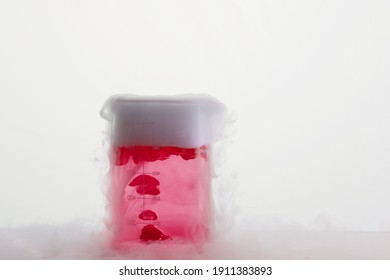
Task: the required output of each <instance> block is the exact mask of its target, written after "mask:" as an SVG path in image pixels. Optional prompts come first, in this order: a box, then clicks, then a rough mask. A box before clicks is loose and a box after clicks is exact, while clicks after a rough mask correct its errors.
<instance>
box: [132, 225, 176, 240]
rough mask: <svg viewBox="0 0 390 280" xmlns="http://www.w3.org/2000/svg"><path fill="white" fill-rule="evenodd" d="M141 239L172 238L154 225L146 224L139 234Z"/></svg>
mask: <svg viewBox="0 0 390 280" xmlns="http://www.w3.org/2000/svg"><path fill="white" fill-rule="evenodd" d="M139 238H140V239H141V240H142V241H146V242H147V241H162V240H167V239H172V238H171V237H170V236H168V235H165V234H164V233H162V231H161V230H159V229H158V228H156V227H155V226H154V225H146V226H144V227H143V228H142V231H141V235H140V237H139Z"/></svg>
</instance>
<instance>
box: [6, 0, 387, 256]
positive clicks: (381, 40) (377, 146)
mask: <svg viewBox="0 0 390 280" xmlns="http://www.w3.org/2000/svg"><path fill="white" fill-rule="evenodd" d="M389 18H390V3H389V2H388V1H379V0H376V1H346V0H343V1H282V0H281V1H222V0H221V1H115V0H111V1H92V0H91V1H87V0H85V1H58V0H57V1H42V0H40V1H17V0H15V1H1V2H0V94H1V100H0V128H1V137H0V172H1V173H0V227H2V228H3V230H4V229H6V228H7V227H9V226H13V227H15V226H16V227H18V226H31V225H37V224H45V223H46V224H66V223H71V222H74V221H75V220H80V219H85V220H86V221H88V220H91V221H92V220H93V221H100V219H101V217H102V216H103V215H104V211H105V210H104V197H103V193H102V186H101V185H102V183H101V175H102V173H104V170H103V171H102V162H101V153H102V141H103V138H104V134H103V130H104V127H105V124H104V121H103V120H102V119H101V118H100V117H99V110H100V108H101V106H102V104H103V102H104V101H105V99H106V98H107V97H108V96H109V95H111V94H118V93H138V94H148V95H153V94H178V93H209V94H211V95H213V96H215V97H217V98H218V99H220V100H221V101H222V102H224V103H225V104H226V105H227V106H228V108H229V109H230V110H231V111H233V112H235V115H236V116H237V121H236V123H235V125H234V126H235V130H236V132H235V134H234V136H233V137H232V138H231V139H232V141H233V144H232V145H231V146H230V148H229V149H228V150H227V151H228V161H227V162H226V166H227V168H226V170H227V172H228V176H227V177H228V178H229V176H230V177H231V178H235V179H234V180H232V181H230V182H229V180H227V181H226V182H227V184H231V185H232V187H233V188H234V189H235V193H234V196H235V202H234V205H235V206H234V207H232V210H231V212H230V213H228V214H229V215H232V216H234V217H235V219H234V220H233V219H232V223H236V224H237V227H244V228H243V230H244V231H245V230H247V229H245V227H247V228H251V227H253V226H254V225H255V228H256V230H262V229H264V230H281V229H286V228H288V229H300V230H304V231H309V230H310V231H312V230H315V231H318V230H320V231H322V230H341V231H345V232H347V231H375V232H379V231H381V232H388V231H389V230H390V216H389V213H390V203H389V202H388V201H389V197H390V172H389V170H390V146H389V145H390V144H389V143H390V110H389V107H390V79H389V77H390V54H389V51H388V50H389V49H390V19H389ZM229 203H230V202H229ZM233 212H234V213H233ZM386 236H387V235H386ZM386 238H388V237H386ZM357 243H359V242H357ZM378 248H380V246H379V245H378ZM388 249H389V248H388ZM389 250H390V249H389ZM389 252H390V251H388V252H387V253H389ZM282 256H283V254H282Z"/></svg>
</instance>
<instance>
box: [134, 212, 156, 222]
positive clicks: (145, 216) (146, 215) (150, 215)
mask: <svg viewBox="0 0 390 280" xmlns="http://www.w3.org/2000/svg"><path fill="white" fill-rule="evenodd" d="M138 218H140V219H141V220H145V221H146V220H152V221H154V220H157V214H156V213H155V212H154V211H152V210H144V211H142V212H141V214H139V215H138Z"/></svg>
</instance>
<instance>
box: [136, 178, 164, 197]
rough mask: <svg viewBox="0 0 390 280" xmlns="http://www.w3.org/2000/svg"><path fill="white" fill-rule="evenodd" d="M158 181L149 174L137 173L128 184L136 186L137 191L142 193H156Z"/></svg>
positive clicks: (157, 192)
mask: <svg viewBox="0 0 390 280" xmlns="http://www.w3.org/2000/svg"><path fill="white" fill-rule="evenodd" d="M158 185H160V181H159V180H157V179H156V178H154V177H153V176H150V175H138V176H137V177H135V178H134V179H133V180H132V181H131V182H130V183H129V186H132V187H137V188H136V190H137V193H139V194H141V195H144V194H150V195H158V194H160V190H159V189H158V187H157V186H158Z"/></svg>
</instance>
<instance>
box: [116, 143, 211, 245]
mask: <svg viewBox="0 0 390 280" xmlns="http://www.w3.org/2000/svg"><path fill="white" fill-rule="evenodd" d="M112 154H113V157H112V162H113V165H112V169H111V179H112V182H111V196H110V198H111V200H110V204H111V205H110V206H111V214H112V217H111V218H112V220H111V223H112V229H113V241H114V243H113V244H114V247H119V246H120V245H121V244H125V243H128V242H148V243H149V242H154V241H158V242H161V241H164V240H172V241H173V242H179V243H182V242H196V243H198V242H202V241H204V240H205V239H207V237H208V232H209V223H210V190H209V184H210V172H209V162H208V160H207V147H205V146H202V147H200V148H189V149H188V148H179V147H158V148H154V147H150V146H134V147H116V148H113V153H112Z"/></svg>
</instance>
